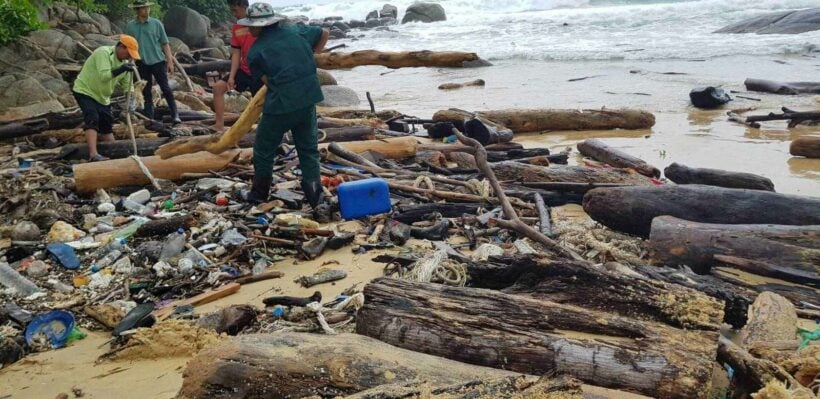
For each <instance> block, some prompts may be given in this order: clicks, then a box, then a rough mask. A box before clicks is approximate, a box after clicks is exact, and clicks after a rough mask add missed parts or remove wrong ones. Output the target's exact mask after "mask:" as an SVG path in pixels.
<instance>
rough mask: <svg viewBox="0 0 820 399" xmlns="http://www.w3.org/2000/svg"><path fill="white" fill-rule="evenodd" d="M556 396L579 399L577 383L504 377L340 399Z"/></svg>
mask: <svg viewBox="0 0 820 399" xmlns="http://www.w3.org/2000/svg"><path fill="white" fill-rule="evenodd" d="M541 397H546V398H550V397H553V398H555V397H560V398H561V399H582V398H583V397H584V389H583V388H582V385H581V382H580V381H578V380H574V379H572V378H567V377H562V378H558V379H550V378H536V377H528V376H517V377H506V378H501V379H495V380H483V381H482V380H473V381H468V382H464V383H461V384H454V385H447V386H433V385H431V384H430V383H428V382H414V383H407V384H390V385H383V386H380V387H376V388H372V389H368V390H366V391H363V392H359V393H357V394H354V395H350V396H345V397H344V398H343V399H413V398H425V399H475V398H493V399H522V398H541Z"/></svg>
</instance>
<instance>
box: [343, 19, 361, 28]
mask: <svg viewBox="0 0 820 399" xmlns="http://www.w3.org/2000/svg"><path fill="white" fill-rule="evenodd" d="M347 24H348V25H350V28H351V29H359V28H364V27H365V22H364V21H359V20H358V19H351V20H350V21H348V22H347Z"/></svg>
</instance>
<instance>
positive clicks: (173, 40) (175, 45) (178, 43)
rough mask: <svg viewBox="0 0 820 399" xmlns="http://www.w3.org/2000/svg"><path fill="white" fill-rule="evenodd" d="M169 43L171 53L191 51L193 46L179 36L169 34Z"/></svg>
mask: <svg viewBox="0 0 820 399" xmlns="http://www.w3.org/2000/svg"><path fill="white" fill-rule="evenodd" d="M168 45H169V46H171V53H173V54H176V53H189V54H190V53H191V48H190V47H188V45H187V44H185V42H183V41H182V40H180V39H179V38H177V37H173V36H168Z"/></svg>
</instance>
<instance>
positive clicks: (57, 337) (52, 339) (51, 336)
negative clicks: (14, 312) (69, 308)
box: [25, 310, 74, 349]
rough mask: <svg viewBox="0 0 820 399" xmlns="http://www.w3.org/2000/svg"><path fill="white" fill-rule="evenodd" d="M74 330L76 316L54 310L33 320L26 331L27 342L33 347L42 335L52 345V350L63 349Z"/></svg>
mask: <svg viewBox="0 0 820 399" xmlns="http://www.w3.org/2000/svg"><path fill="white" fill-rule="evenodd" d="M73 329H74V315H72V314H71V313H68V312H66V311H64V310H52V311H51V312H48V313H45V314H41V315H39V316H37V317H35V318H34V319H33V320H31V323H29V324H28V326H27V327H26V331H25V337H26V342H27V343H28V344H29V345H32V344H33V343H34V341H35V340H37V339H38V337H39V336H40V335H43V336H45V337H46V339H48V341H49V343H51V347H52V348H55V349H57V348H62V347H64V346H65V344H66V341H68V337H69V336H70V335H71V330H73Z"/></svg>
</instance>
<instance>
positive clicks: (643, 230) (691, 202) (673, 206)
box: [584, 184, 820, 237]
mask: <svg viewBox="0 0 820 399" xmlns="http://www.w3.org/2000/svg"><path fill="white" fill-rule="evenodd" d="M818 209H820V199H817V198H812V197H804V196H798V195H787V194H778V193H772V192H768V191H758V190H743V189H734V188H722V187H713V186H702V185H696V184H691V185H682V186H676V185H665V186H653V187H637V186H636V187H612V188H597V189H595V190H591V191H590V192H588V193H587V194H586V195H585V196H584V211H586V213H587V214H589V216H590V217H592V218H593V219H595V221H597V222H599V223H601V224H603V225H605V226H607V227H609V228H611V229H614V230H618V231H622V232H625V233H629V234H635V235H639V236H642V237H648V236H649V231H650V227H651V225H652V219H654V218H656V217H658V216H663V215H669V216H674V217H677V218H681V219H686V220H691V221H694V222H704V223H725V224H766V223H771V224H785V225H796V226H806V225H816V224H820V212H818V211H817V210H818Z"/></svg>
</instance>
